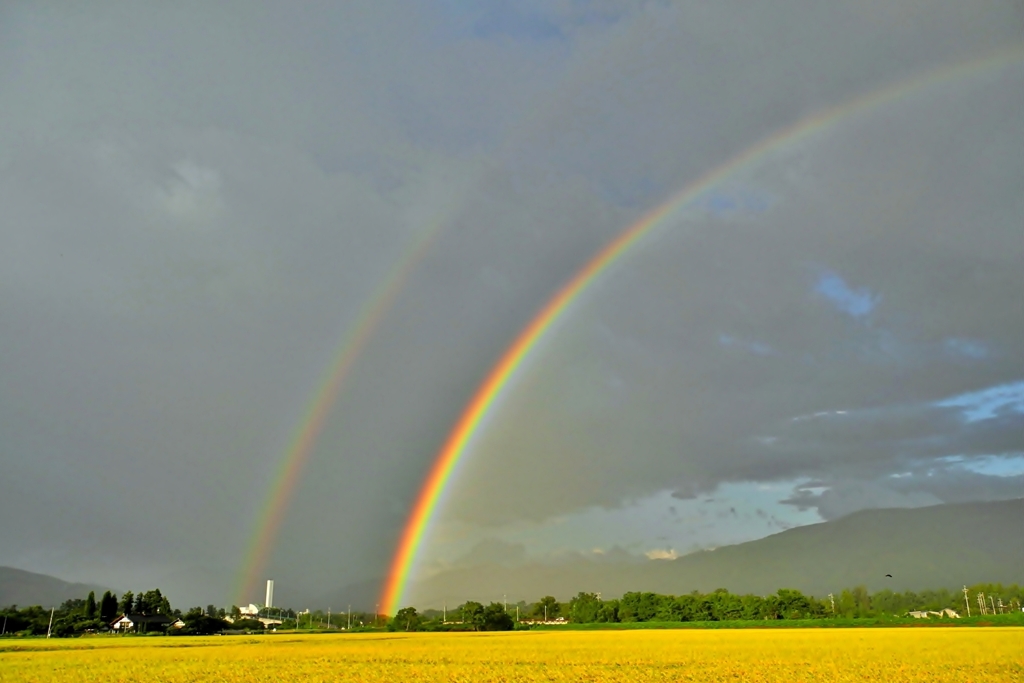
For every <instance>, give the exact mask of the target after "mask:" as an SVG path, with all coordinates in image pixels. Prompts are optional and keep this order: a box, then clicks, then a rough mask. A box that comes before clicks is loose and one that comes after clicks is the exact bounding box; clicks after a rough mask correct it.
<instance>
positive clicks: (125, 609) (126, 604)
mask: <svg viewBox="0 0 1024 683" xmlns="http://www.w3.org/2000/svg"><path fill="white" fill-rule="evenodd" d="M133 609H135V594H134V593H132V592H131V591H125V592H124V595H122V596H121V602H119V603H117V610H118V611H119V612H121V614H131V613H132V610H133Z"/></svg>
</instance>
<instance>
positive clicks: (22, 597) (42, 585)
mask: <svg viewBox="0 0 1024 683" xmlns="http://www.w3.org/2000/svg"><path fill="white" fill-rule="evenodd" d="M105 590H108V589H106V588H103V587H101V586H90V585H89V584H85V583H69V582H67V581H62V580H61V579H57V578H54V577H52V576H47V575H46V574H36V573H35V572H28V571H25V570H24V569H15V568H14V567H0V607H8V606H10V605H18V606H19V607H28V606H30V605H41V606H43V607H58V606H60V604H61V603H62V602H64V601H65V600H73V599H76V598H77V599H85V597H86V596H87V595H89V591H94V592H95V593H96V598H97V599H99V597H100V596H101V595H103V591H105Z"/></svg>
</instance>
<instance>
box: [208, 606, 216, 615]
mask: <svg viewBox="0 0 1024 683" xmlns="http://www.w3.org/2000/svg"><path fill="white" fill-rule="evenodd" d="M206 616H208V617H214V618H216V616H217V608H216V607H215V606H213V605H207V606H206Z"/></svg>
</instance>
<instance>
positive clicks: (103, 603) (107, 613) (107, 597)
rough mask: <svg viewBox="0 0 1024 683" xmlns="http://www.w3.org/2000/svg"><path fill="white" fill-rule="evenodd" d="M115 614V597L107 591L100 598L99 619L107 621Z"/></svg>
mask: <svg viewBox="0 0 1024 683" xmlns="http://www.w3.org/2000/svg"><path fill="white" fill-rule="evenodd" d="M115 616H117V598H116V597H114V595H113V594H112V593H111V592H110V591H107V592H105V593H104V594H103V597H102V598H100V619H102V620H103V621H107V622H109V621H110V620H111V619H113V618H114V617H115Z"/></svg>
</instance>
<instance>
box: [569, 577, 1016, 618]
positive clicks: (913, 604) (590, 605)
mask: <svg viewBox="0 0 1024 683" xmlns="http://www.w3.org/2000/svg"><path fill="white" fill-rule="evenodd" d="M979 593H980V594H983V595H984V596H986V598H985V599H986V610H988V613H993V612H1003V613H1008V612H1018V613H1019V612H1020V611H1021V605H1022V604H1024V588H1022V587H1020V586H1018V585H1016V584H1014V585H1011V586H1003V585H1002V584H976V585H974V586H971V587H969V588H968V596H967V597H966V602H965V596H964V593H963V591H955V590H948V589H940V590H927V591H922V592H919V593H918V592H913V591H906V592H902V593H901V592H894V591H891V590H888V589H886V590H881V591H877V592H875V593H869V592H868V590H867V589H866V588H865V587H864V586H857V587H855V588H851V589H847V590H843V591H840V592H839V593H837V594H834V595H831V596H826V597H824V598H818V597H815V596H812V595H805V594H803V593H802V592H801V591H798V590H794V589H787V588H782V589H779V590H778V591H777V592H776V593H775V594H772V595H750V594H747V595H737V594H735V593H730V592H729V591H728V590H726V589H724V588H719V589H717V590H714V591H712V592H710V593H700V592H698V591H693V592H691V593H687V594H684V595H661V594H658V593H649V592H643V593H642V592H631V593H626V594H625V595H623V596H622V597H621V598H618V599H612V600H602V599H601V597H600V595H598V594H596V593H586V592H581V593H579V594H578V595H576V597H574V598H573V599H572V600H570V601H569V602H568V603H567V604H565V605H561V606H560V608H561V610H562V611H564V613H565V615H566V617H567V619H568V621H571V622H573V623H582V624H586V623H614V622H620V623H628V622H642V621H652V622H657V621H661V622H685V621H737V620H755V619H756V620H774V619H829V618H846V619H860V618H878V617H887V616H889V617H891V616H897V617H899V616H905V615H906V614H907V613H909V612H911V611H918V610H920V611H936V612H939V611H942V610H944V609H952V610H954V611H956V612H957V613H959V614H961V615H966V613H967V611H968V610H967V606H968V605H970V612H971V614H973V615H978V614H980V613H981V612H980V606H979V604H978V603H977V596H978V594H979ZM989 605H991V606H989Z"/></svg>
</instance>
